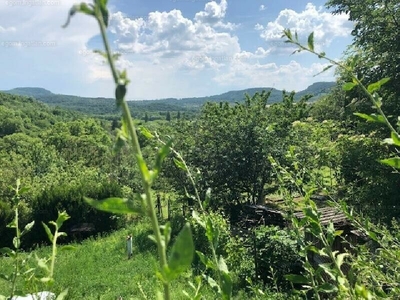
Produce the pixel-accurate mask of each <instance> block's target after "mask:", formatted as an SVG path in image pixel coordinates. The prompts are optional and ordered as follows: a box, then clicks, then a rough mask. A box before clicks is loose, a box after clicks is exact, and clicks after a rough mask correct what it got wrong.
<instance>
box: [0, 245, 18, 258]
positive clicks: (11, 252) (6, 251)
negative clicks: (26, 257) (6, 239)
mask: <svg viewBox="0 0 400 300" xmlns="http://www.w3.org/2000/svg"><path fill="white" fill-rule="evenodd" d="M0 253H2V254H7V255H8V256H10V257H15V251H14V250H12V249H10V248H8V247H4V248H0Z"/></svg>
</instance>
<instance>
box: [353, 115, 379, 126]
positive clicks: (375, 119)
mask: <svg viewBox="0 0 400 300" xmlns="http://www.w3.org/2000/svg"><path fill="white" fill-rule="evenodd" d="M354 115H355V116H358V117H360V118H362V119H365V120H367V121H368V122H376V123H383V124H386V122H385V119H384V117H383V116H381V115H376V114H370V115H367V114H362V113H354Z"/></svg>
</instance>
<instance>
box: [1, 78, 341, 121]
mask: <svg viewBox="0 0 400 300" xmlns="http://www.w3.org/2000/svg"><path fill="white" fill-rule="evenodd" d="M335 85H336V83H335V82H316V83H313V84H312V85H310V86H309V87H308V88H307V89H305V90H303V91H300V92H298V93H296V96H295V99H297V100H298V99H300V98H301V97H302V96H305V95H307V94H309V95H312V96H313V97H312V98H311V99H310V100H309V101H315V100H316V99H318V98H320V97H321V96H323V95H325V94H327V93H328V92H329V91H330V90H331V89H332V88H333V87H334V86H335ZM263 90H265V91H270V90H271V95H270V98H269V103H270V104H273V103H277V102H280V101H281V100H282V92H283V91H281V90H277V89H274V88H268V87H260V88H250V89H245V90H238V91H229V92H226V93H223V94H220V95H213V96H207V97H192V98H182V99H176V98H168V99H160V100H135V101H129V106H130V108H131V111H132V114H133V116H135V117H138V116H143V114H144V113H145V112H167V111H170V112H173V111H182V112H185V111H187V112H190V111H197V110H199V109H200V107H201V106H203V104H204V103H206V102H225V101H226V102H230V103H235V102H241V101H243V100H244V98H245V96H244V95H245V94H248V95H250V96H253V95H254V94H255V93H257V92H262V91H263ZM4 92H5V93H9V94H15V95H23V96H30V97H33V98H36V99H37V100H39V101H41V102H44V103H47V104H49V105H52V106H59V107H62V108H67V109H71V110H75V111H79V112H83V113H86V114H90V115H102V116H105V115H115V113H116V112H117V110H116V108H115V100H114V99H111V98H89V97H79V96H71V95H59V94H53V93H52V92H50V91H48V90H46V89H43V88H37V87H19V88H15V89H12V90H8V91H4Z"/></svg>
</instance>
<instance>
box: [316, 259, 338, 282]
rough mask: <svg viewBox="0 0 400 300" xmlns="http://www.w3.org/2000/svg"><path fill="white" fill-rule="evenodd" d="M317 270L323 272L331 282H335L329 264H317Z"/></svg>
mask: <svg viewBox="0 0 400 300" xmlns="http://www.w3.org/2000/svg"><path fill="white" fill-rule="evenodd" d="M318 268H320V269H321V270H323V271H324V272H325V273H326V274H327V275H329V277H330V278H331V279H332V280H335V274H334V273H333V270H332V267H331V265H330V264H329V263H326V264H319V265H318Z"/></svg>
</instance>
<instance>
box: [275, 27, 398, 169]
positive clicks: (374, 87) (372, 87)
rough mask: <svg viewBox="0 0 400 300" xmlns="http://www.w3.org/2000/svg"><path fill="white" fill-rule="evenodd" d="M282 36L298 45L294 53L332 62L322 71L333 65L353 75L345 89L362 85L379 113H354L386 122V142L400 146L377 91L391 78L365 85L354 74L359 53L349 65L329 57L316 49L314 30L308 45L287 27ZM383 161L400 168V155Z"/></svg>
mask: <svg viewBox="0 0 400 300" xmlns="http://www.w3.org/2000/svg"><path fill="white" fill-rule="evenodd" d="M282 37H286V38H287V40H286V41H285V43H290V44H294V45H296V46H297V47H298V49H296V50H295V51H294V52H293V53H292V54H294V53H297V52H301V51H307V52H310V53H312V54H314V55H317V56H318V58H321V59H325V60H327V61H328V62H329V63H330V65H328V66H327V67H325V68H324V69H323V71H322V72H325V71H327V70H328V69H330V68H331V67H332V66H337V67H339V68H340V69H342V70H344V71H345V72H346V73H347V74H348V75H349V76H350V77H351V79H352V81H351V82H346V83H345V84H344V85H343V90H345V91H350V90H352V89H353V88H354V87H356V86H358V87H360V88H361V90H362V91H363V92H364V94H365V95H366V97H367V98H368V99H369V100H370V101H371V103H372V105H373V107H374V108H375V109H376V111H377V112H378V115H376V114H371V115H367V114H363V113H354V115H356V116H358V117H360V118H363V119H365V120H367V121H369V122H378V123H382V124H385V125H386V126H387V127H388V128H389V130H390V135H391V138H389V139H386V140H385V142H386V143H389V144H394V145H396V146H400V135H399V133H398V132H397V131H396V129H395V128H394V127H393V125H392V124H391V123H390V121H389V120H388V118H387V116H386V114H385V113H384V112H383V110H382V98H381V97H380V96H379V94H378V93H377V92H378V91H379V90H380V88H381V87H382V86H383V85H384V84H385V83H387V82H388V81H389V80H390V78H382V79H381V80H379V81H377V82H374V83H370V84H369V85H368V86H365V85H364V84H363V83H362V81H361V80H360V79H359V78H358V77H357V76H356V75H355V74H354V66H355V64H356V63H357V60H358V56H357V55H356V56H355V57H353V59H352V61H351V62H350V64H349V65H346V64H343V63H340V62H337V61H335V60H333V59H331V58H329V57H327V56H326V54H325V52H320V53H318V52H317V51H316V50H315V49H314V33H313V32H312V33H311V34H310V35H309V36H308V39H307V46H305V45H302V44H301V43H300V42H299V38H298V35H297V32H295V34H294V36H293V34H292V32H291V30H290V29H285V30H284V31H283V35H282ZM322 72H321V73H322ZM381 162H382V163H383V164H386V165H388V166H391V167H394V168H397V169H400V158H399V157H394V158H388V159H384V160H381Z"/></svg>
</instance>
